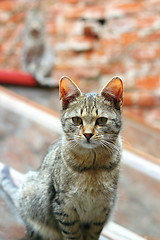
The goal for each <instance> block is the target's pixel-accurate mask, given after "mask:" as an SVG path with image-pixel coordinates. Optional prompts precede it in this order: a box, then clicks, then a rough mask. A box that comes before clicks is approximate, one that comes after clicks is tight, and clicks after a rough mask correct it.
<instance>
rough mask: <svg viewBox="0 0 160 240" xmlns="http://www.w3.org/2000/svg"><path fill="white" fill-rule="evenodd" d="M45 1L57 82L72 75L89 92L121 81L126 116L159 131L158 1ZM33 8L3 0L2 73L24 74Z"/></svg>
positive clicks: (0, 8)
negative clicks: (26, 27)
mask: <svg viewBox="0 0 160 240" xmlns="http://www.w3.org/2000/svg"><path fill="white" fill-rule="evenodd" d="M35 2H36V1H35ZM41 2H43V5H42V8H43V10H44V11H45V13H46V31H47V33H48V40H49V41H50V43H51V45H52V47H53V48H54V49H55V54H56V64H55V67H54V69H53V77H54V78H55V79H59V78H60V77H61V76H62V75H68V76H70V77H72V78H73V79H74V80H76V81H77V82H78V84H79V85H81V87H82V88H84V89H85V90H86V91H87V90H88V89H93V90H98V89H100V88H101V87H102V85H104V84H105V83H106V82H107V81H108V80H110V79H111V78H112V77H114V76H119V77H121V78H122V79H123V80H124V84H125V99H124V105H125V106H126V108H125V111H126V112H129V113H132V114H134V115H136V116H137V117H142V118H143V119H144V120H145V121H148V122H150V123H151V124H153V125H155V126H159V127H160V108H159V107H160V18H159V14H160V1H159V0H150V1H148V0H141V1H132V0H122V1H118V0H112V1H109V0H107V1H106V0H99V1H97V0H83V1H82V0H59V1H50V0H46V1H41ZM15 3H16V4H15ZM31 4H32V6H31ZM32 7H33V3H31V2H30V1H22V0H21V1H20V0H19V1H18V0H10V1H9V0H6V1H0V24H1V26H4V27H3V28H1V29H0V44H1V45H0V51H1V54H0V63H1V68H3V69H20V54H21V47H22V42H21V39H20V35H21V32H22V29H23V23H24V17H25V14H26V12H27V11H28V10H29V9H30V8H32ZM86 83H87V84H86Z"/></svg>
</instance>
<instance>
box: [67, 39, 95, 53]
mask: <svg viewBox="0 0 160 240" xmlns="http://www.w3.org/2000/svg"><path fill="white" fill-rule="evenodd" d="M69 45H70V49H72V50H74V51H77V52H83V51H88V50H92V49H93V48H94V40H93V39H91V38H89V37H84V36H74V37H72V38H71V39H70V41H69Z"/></svg>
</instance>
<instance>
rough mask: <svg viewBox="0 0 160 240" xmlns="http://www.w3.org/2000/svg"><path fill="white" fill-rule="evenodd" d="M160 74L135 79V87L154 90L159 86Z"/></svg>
mask: <svg viewBox="0 0 160 240" xmlns="http://www.w3.org/2000/svg"><path fill="white" fill-rule="evenodd" d="M159 82H160V76H145V77H143V78H137V79H136V88H138V89H148V90H156V89H157V87H158V86H159Z"/></svg>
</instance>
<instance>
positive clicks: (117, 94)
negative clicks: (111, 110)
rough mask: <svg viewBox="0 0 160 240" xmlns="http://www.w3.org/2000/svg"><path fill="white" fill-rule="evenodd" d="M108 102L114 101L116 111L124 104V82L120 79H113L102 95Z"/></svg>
mask: <svg viewBox="0 0 160 240" xmlns="http://www.w3.org/2000/svg"><path fill="white" fill-rule="evenodd" d="M100 94H101V95H102V96H103V97H105V98H106V100H108V101H112V102H113V103H114V105H115V108H116V109H120V107H121V105H122V103H123V82H122V80H121V79H120V78H119V77H115V78H113V79H112V80H111V81H110V82H109V83H108V84H107V85H106V86H105V87H104V88H103V89H102V91H101V93H100Z"/></svg>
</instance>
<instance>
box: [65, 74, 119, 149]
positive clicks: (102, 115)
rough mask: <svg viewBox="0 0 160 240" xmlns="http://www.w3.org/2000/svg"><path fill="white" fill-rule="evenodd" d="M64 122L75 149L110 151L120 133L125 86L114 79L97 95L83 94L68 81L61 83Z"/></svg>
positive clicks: (67, 134) (67, 136) (66, 133)
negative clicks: (103, 149) (77, 147)
mask: <svg viewBox="0 0 160 240" xmlns="http://www.w3.org/2000/svg"><path fill="white" fill-rule="evenodd" d="M60 99H61V121H62V127H63V131H64V133H65V136H66V139H67V140H68V141H69V142H70V143H71V145H72V146H73V148H74V147H75V146H77V145H80V146H82V147H84V148H86V149H93V148H96V147H98V146H103V147H108V148H110V146H111V144H113V143H114V141H115V140H116V139H117V137H118V134H119V131H120V129H121V106H122V101H123V83H122V80H121V79H120V78H118V77H116V78H113V79H112V80H111V81H110V82H109V83H108V84H107V85H106V86H105V87H104V88H103V89H102V91H101V92H100V93H99V94H97V93H86V94H84V93H82V92H81V90H80V89H79V88H78V87H77V86H76V84H75V83H74V82H73V81H72V80H71V79H69V78H68V77H62V78H61V80H60Z"/></svg>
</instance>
